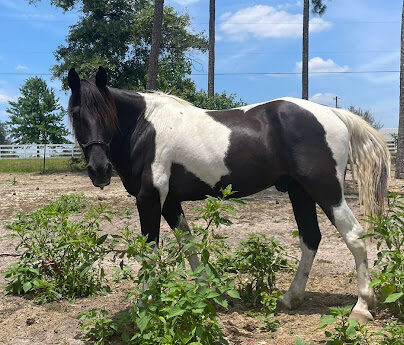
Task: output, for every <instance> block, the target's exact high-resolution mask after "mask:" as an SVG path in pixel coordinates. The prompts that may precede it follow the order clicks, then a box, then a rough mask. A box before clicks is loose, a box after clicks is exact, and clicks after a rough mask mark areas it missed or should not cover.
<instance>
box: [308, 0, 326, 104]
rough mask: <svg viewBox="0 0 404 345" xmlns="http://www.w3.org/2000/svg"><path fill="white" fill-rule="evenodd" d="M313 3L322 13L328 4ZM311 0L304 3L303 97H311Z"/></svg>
mask: <svg viewBox="0 0 404 345" xmlns="http://www.w3.org/2000/svg"><path fill="white" fill-rule="evenodd" d="M311 3H312V4H313V10H312V12H313V13H316V14H319V15H322V14H323V13H324V12H325V10H326V8H327V6H326V5H324V4H323V0H311ZM309 10H310V1H309V0H304V3H303V54H302V55H303V56H302V98H303V99H309V20H310V13H309V12H310V11H309Z"/></svg>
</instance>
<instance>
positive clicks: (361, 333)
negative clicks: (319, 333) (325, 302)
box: [318, 305, 369, 345]
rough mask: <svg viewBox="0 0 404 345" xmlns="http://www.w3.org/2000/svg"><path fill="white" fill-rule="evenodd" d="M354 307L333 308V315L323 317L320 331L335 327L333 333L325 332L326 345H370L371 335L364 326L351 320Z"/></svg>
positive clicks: (331, 309) (331, 311) (331, 312)
mask: <svg viewBox="0 0 404 345" xmlns="http://www.w3.org/2000/svg"><path fill="white" fill-rule="evenodd" d="M351 310H352V306H351V305H349V306H346V307H331V308H330V314H331V315H323V316H321V319H320V326H319V327H318V328H319V329H323V328H326V327H327V326H329V325H334V326H335V328H334V329H333V331H325V335H326V337H327V342H326V343H325V344H326V345H339V344H341V345H343V344H354V345H364V344H369V340H368V338H369V335H368V333H367V331H366V330H365V326H364V325H360V324H359V322H358V321H356V320H354V319H350V318H349V314H350V313H351Z"/></svg>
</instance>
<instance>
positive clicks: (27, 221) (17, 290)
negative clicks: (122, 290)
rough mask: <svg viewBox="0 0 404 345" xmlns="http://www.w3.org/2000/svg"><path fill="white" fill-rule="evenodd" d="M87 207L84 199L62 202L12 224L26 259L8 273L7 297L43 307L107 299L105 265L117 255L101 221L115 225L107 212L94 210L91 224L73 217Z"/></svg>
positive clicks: (75, 197) (89, 217) (69, 197)
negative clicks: (28, 297)
mask: <svg viewBox="0 0 404 345" xmlns="http://www.w3.org/2000/svg"><path fill="white" fill-rule="evenodd" d="M84 205H85V199H84V196H83V195H80V194H72V195H67V196H66V195H65V196H62V197H60V198H59V199H58V200H56V201H55V202H53V203H51V204H50V205H48V206H45V207H42V208H41V209H39V210H37V211H35V212H33V213H30V214H25V213H22V212H20V213H19V214H18V215H17V220H16V221H15V222H13V223H11V224H9V228H10V229H11V230H12V233H11V234H10V235H9V237H12V238H17V239H18V240H19V243H18V245H17V247H16V250H22V251H23V253H22V255H21V257H20V259H19V261H18V262H17V263H14V264H12V265H10V267H9V268H8V269H7V271H6V272H5V278H6V282H7V283H6V285H5V293H6V294H9V293H13V294H17V295H21V294H26V293H32V294H33V295H34V297H35V299H36V301H37V302H38V303H44V302H49V301H54V300H58V299H62V298H66V299H73V298H76V297H83V296H89V295H94V294H96V293H103V292H105V291H106V289H107V288H108V287H107V285H106V284H105V273H104V269H103V267H102V262H103V260H104V258H105V256H106V255H107V254H108V253H109V252H110V251H111V250H112V249H111V248H110V246H109V245H107V244H106V239H107V235H102V234H101V233H100V232H101V228H100V222H101V220H104V219H105V220H107V221H110V218H109V216H110V212H108V211H107V210H106V207H105V206H102V205H99V206H96V207H91V208H90V209H89V211H88V212H87V213H86V214H85V219H84V220H81V221H73V220H70V219H69V215H70V214H72V213H74V212H77V211H78V210H80V209H82V208H83V207H84Z"/></svg>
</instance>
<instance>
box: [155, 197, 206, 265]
mask: <svg viewBox="0 0 404 345" xmlns="http://www.w3.org/2000/svg"><path fill="white" fill-rule="evenodd" d="M162 213H163V217H164V218H165V220H166V221H167V223H168V225H169V226H170V228H171V229H173V230H174V229H178V230H180V231H181V232H182V233H185V235H184V237H183V238H184V240H185V241H187V240H188V239H189V238H190V237H191V236H192V234H191V229H190V228H189V226H188V223H187V220H186V218H185V215H184V212H183V210H182V207H181V203H180V202H179V201H176V200H172V199H171V198H170V197H168V198H167V199H166V201H165V203H164V207H163V211H162ZM178 241H180V239H179V238H178ZM185 254H186V256H187V257H188V260H189V264H190V266H191V269H192V270H193V271H195V270H196V269H197V268H198V266H199V265H200V261H199V258H198V255H197V254H196V249H195V248H194V247H190V248H189V249H188V250H187V251H186V252H185Z"/></svg>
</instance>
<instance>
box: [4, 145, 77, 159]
mask: <svg viewBox="0 0 404 345" xmlns="http://www.w3.org/2000/svg"><path fill="white" fill-rule="evenodd" d="M44 155H45V157H46V158H58V157H59V158H60V157H80V155H81V149H80V147H78V146H77V145H75V144H47V145H43V144H28V145H0V159H18V158H25V159H26V158H43V156H44Z"/></svg>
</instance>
